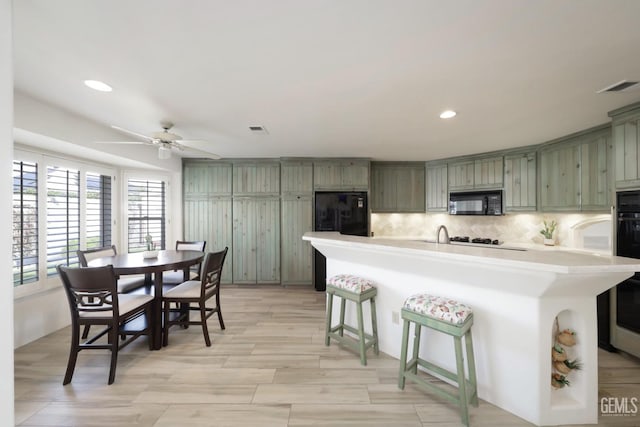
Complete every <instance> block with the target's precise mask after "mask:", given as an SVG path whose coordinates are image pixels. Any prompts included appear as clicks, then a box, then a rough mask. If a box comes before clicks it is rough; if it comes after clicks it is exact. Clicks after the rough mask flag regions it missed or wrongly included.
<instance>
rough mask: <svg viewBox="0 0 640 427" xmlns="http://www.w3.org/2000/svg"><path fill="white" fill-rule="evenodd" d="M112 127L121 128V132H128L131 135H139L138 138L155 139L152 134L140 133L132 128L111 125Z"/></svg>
mask: <svg viewBox="0 0 640 427" xmlns="http://www.w3.org/2000/svg"><path fill="white" fill-rule="evenodd" d="M111 127H112V128H113V129H115V130H119V131H120V132H124V133H128V134H129V135H133V136H137V137H138V138H141V139H144V140H145V141H153V138H151V137H150V136H147V135H143V134H141V133H138V132H133V131H131V130H128V129H124V128H121V127H120V126H116V125H111Z"/></svg>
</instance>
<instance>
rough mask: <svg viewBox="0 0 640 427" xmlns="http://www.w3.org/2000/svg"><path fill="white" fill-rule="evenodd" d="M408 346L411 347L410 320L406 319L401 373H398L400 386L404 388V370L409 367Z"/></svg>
mask: <svg viewBox="0 0 640 427" xmlns="http://www.w3.org/2000/svg"><path fill="white" fill-rule="evenodd" d="M407 347H409V321H408V320H407V319H405V320H404V326H403V327H402V345H401V347H400V375H398V388H399V389H400V390H404V383H405V378H404V372H405V371H406V369H407Z"/></svg>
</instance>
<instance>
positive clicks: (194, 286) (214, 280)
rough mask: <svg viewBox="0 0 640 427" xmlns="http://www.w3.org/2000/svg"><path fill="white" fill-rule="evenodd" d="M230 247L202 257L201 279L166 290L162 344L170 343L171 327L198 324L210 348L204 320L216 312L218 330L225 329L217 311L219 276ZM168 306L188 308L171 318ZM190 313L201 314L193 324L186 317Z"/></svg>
mask: <svg viewBox="0 0 640 427" xmlns="http://www.w3.org/2000/svg"><path fill="white" fill-rule="evenodd" d="M228 250H229V248H226V247H225V248H224V250H222V251H220V252H209V253H207V254H206V255H205V258H204V261H203V263H202V269H201V270H200V280H189V281H186V282H184V283H182V284H180V285H178V286H176V287H175V288H173V289H170V290H169V291H167V292H166V293H165V294H164V296H163V297H162V303H163V311H164V319H165V325H164V331H163V337H162V345H164V346H166V345H168V344H169V328H170V327H171V326H173V325H181V326H186V325H201V326H202V333H203V334H204V341H205V343H206V345H207V347H210V346H211V339H210V338H209V329H208V328H207V319H208V318H209V317H211V316H212V315H213V314H214V313H218V321H219V322H220V328H221V329H224V321H223V320H222V311H220V278H221V277H222V267H223V265H224V260H225V258H226V256H227V251H228ZM212 297H215V300H216V301H215V307H207V305H206V303H207V300H209V299H210V298H212ZM171 303H176V304H179V305H180V306H181V307H184V306H187V307H188V310H186V311H184V312H180V313H179V315H178V316H177V317H174V318H173V319H171V317H172V316H170V313H171ZM192 304H193V305H192ZM191 311H199V312H200V320H198V321H192V320H191V319H190V317H189V313H190V312H191Z"/></svg>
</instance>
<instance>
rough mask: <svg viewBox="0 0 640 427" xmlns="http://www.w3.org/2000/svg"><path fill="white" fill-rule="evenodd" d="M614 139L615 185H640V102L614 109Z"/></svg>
mask: <svg viewBox="0 0 640 427" xmlns="http://www.w3.org/2000/svg"><path fill="white" fill-rule="evenodd" d="M609 116H610V117H611V118H612V122H611V126H612V132H613V135H612V139H613V150H614V155H613V157H614V162H613V163H614V167H615V171H616V172H615V186H616V188H621V189H624V188H629V187H638V186H640V132H639V131H638V129H639V126H640V103H636V104H632V105H630V106H627V107H624V108H620V109H618V110H614V111H612V112H610V113H609Z"/></svg>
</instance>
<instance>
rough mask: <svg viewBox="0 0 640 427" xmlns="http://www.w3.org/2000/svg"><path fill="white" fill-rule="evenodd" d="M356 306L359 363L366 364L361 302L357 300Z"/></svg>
mask: <svg viewBox="0 0 640 427" xmlns="http://www.w3.org/2000/svg"><path fill="white" fill-rule="evenodd" d="M356 306H357V308H358V337H359V338H360V342H359V343H358V344H360V363H361V364H362V365H364V366H367V347H366V346H365V344H366V343H365V337H364V319H363V317H362V303H361V302H357V303H356Z"/></svg>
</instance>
